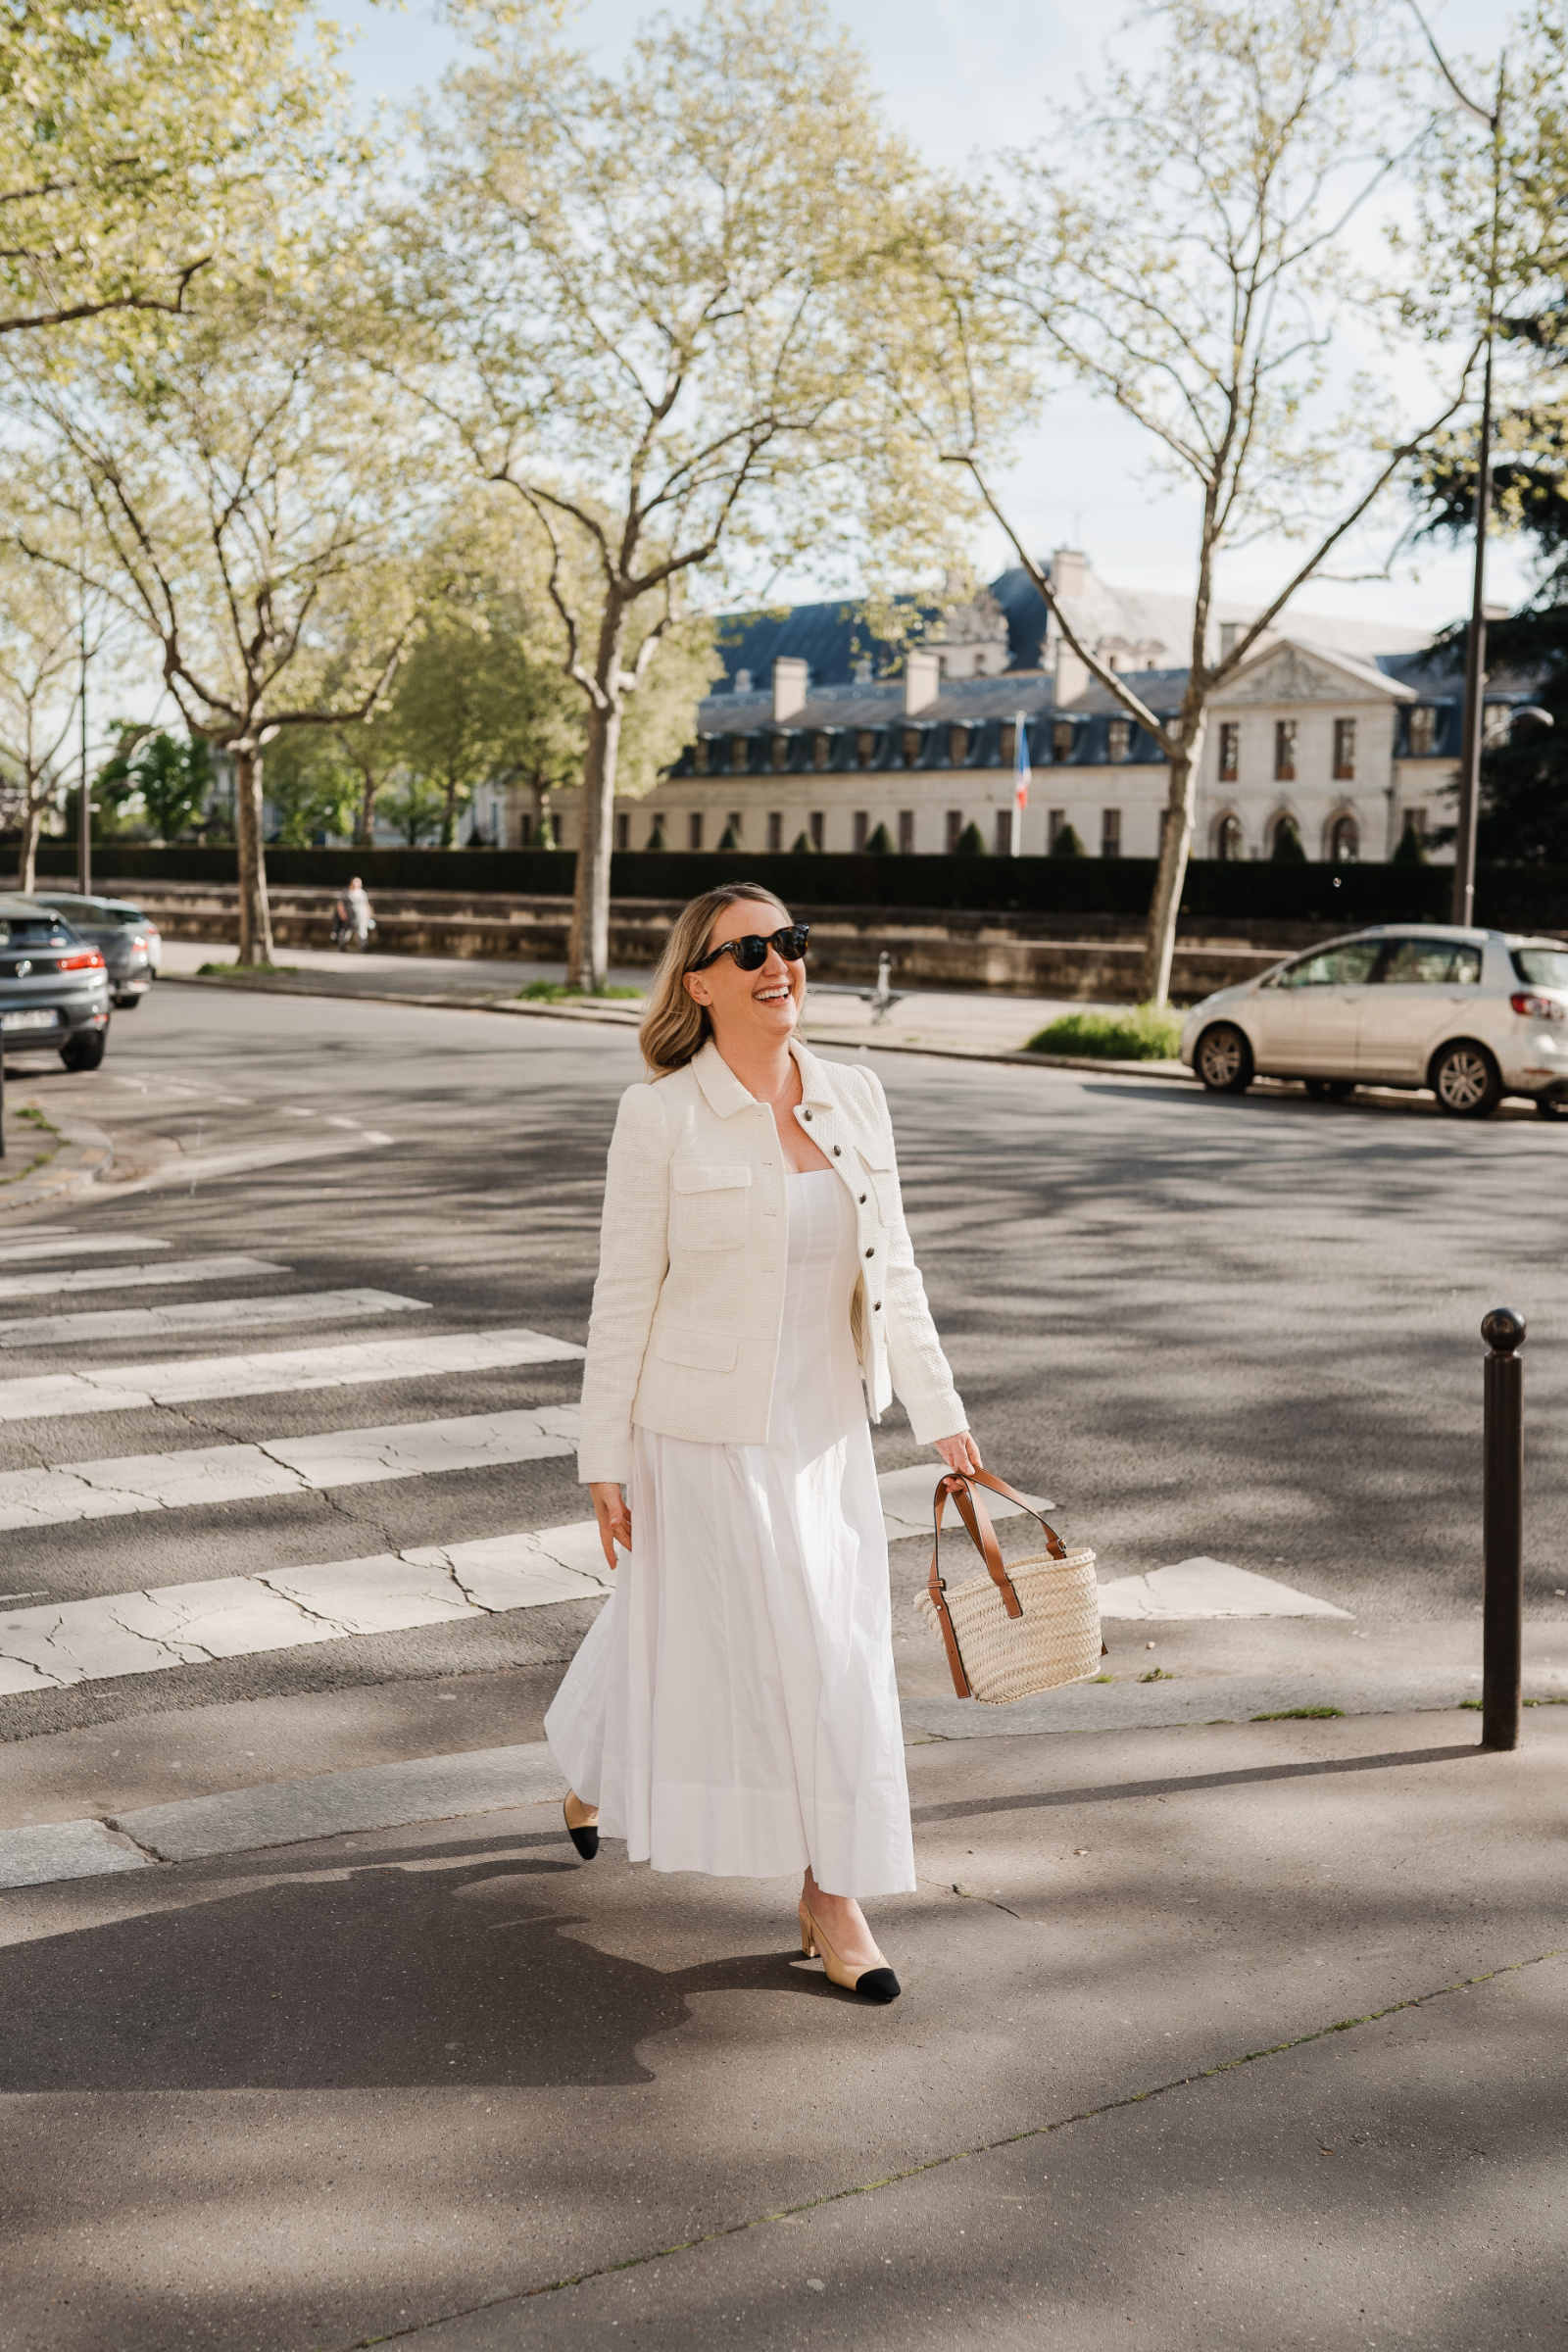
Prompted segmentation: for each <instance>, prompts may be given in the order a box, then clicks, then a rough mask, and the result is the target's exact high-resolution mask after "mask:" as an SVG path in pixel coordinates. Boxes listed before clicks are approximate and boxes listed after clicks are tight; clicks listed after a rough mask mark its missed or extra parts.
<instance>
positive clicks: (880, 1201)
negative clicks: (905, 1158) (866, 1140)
mask: <svg viewBox="0 0 1568 2352" xmlns="http://www.w3.org/2000/svg"><path fill="white" fill-rule="evenodd" d="M858 1159H859V1162H860V1174H861V1176H862V1178H863V1179H864V1189H865V1190H866V1191H867V1192H869V1194H870V1196H871V1199H872V1200H873V1201H875V1202H876V1207H877V1214H878V1215H879V1216H880V1218H881V1220H882V1222H883V1224H884V1225H891V1224H892V1223H893V1222H894V1220H895V1218H896V1217H897V1215H898V1210H899V1175H898V1170H897V1169H896V1168H895V1167H893V1166H891V1165H890V1164H889V1163H888V1162H886V1161H883V1162H882V1163H881V1164H880V1165H879V1164H878V1162H877V1161H876V1160H875V1159H874V1158H873V1157H872V1155H871V1153H870V1152H867V1151H865V1150H864V1148H863V1147H862V1148H860V1150H859V1151H858Z"/></svg>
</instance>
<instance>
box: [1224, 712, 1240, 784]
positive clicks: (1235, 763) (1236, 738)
mask: <svg viewBox="0 0 1568 2352" xmlns="http://www.w3.org/2000/svg"><path fill="white" fill-rule="evenodd" d="M1241 762H1242V728H1241V721H1240V720H1239V719H1234V718H1228V719H1226V720H1225V722H1224V724H1223V725H1222V726H1221V728H1220V731H1219V780H1220V782H1221V783H1222V784H1234V783H1235V781H1236V771H1237V769H1238V768H1239V767H1240V766H1241Z"/></svg>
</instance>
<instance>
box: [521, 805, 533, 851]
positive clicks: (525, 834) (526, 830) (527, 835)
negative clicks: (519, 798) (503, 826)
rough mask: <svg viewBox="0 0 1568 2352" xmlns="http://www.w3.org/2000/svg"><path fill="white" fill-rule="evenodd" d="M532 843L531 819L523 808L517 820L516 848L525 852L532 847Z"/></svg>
mask: <svg viewBox="0 0 1568 2352" xmlns="http://www.w3.org/2000/svg"><path fill="white" fill-rule="evenodd" d="M532 843H533V818H532V817H531V816H530V815H529V814H528V811H527V810H526V809H524V810H523V812H522V814H521V815H520V816H519V817H518V819H517V847H518V849H519V850H526V849H528V848H530V847H531V846H532Z"/></svg>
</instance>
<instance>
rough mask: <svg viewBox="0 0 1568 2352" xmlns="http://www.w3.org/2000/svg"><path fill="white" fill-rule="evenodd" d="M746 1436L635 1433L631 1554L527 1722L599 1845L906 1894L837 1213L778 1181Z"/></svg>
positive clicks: (869, 1471) (872, 1474)
mask: <svg viewBox="0 0 1568 2352" xmlns="http://www.w3.org/2000/svg"><path fill="white" fill-rule="evenodd" d="M786 1193H787V1196H788V1202H789V1263H788V1271H787V1276H786V1284H785V1305H784V1324H783V1332H782V1336H781V1340H780V1348H779V1363H778V1371H777V1374H776V1376H775V1381H774V1392H773V1407H772V1412H771V1415H770V1418H769V1423H768V1436H767V1443H766V1444H765V1445H763V1446H706V1445H700V1444H695V1443H693V1442H691V1441H689V1440H686V1439H680V1438H665V1437H660V1436H657V1435H655V1434H654V1433H653V1432H652V1431H650V1430H645V1429H638V1430H635V1431H634V1432H633V1454H632V1476H631V1485H630V1501H631V1524H632V1549H631V1552H630V1554H629V1555H622V1558H621V1564H620V1567H619V1569H618V1571H617V1574H616V1580H615V1590H614V1592H613V1595H612V1597H611V1599H610V1601H609V1603H608V1604H607V1606H606V1607H605V1608H604V1609H603V1610H602V1611H601V1612H600V1615H599V1617H598V1619H597V1620H596V1622H595V1624H594V1626H593V1628H592V1630H591V1631H590V1633H589V1634H588V1637H587V1639H586V1640H585V1641H584V1642H583V1644H582V1647H581V1648H580V1649H579V1651H578V1652H577V1655H576V1657H575V1658H574V1659H573V1660H572V1663H571V1666H570V1668H569V1669H568V1671H567V1674H566V1678H565V1680H564V1683H563V1684H562V1686H561V1689H560V1691H558V1693H557V1695H556V1699H555V1702H554V1704H553V1705H552V1707H551V1709H550V1712H549V1714H548V1715H547V1716H546V1717H545V1736H546V1738H547V1739H548V1740H549V1741H550V1745H551V1749H552V1751H553V1753H554V1754H555V1756H556V1759H557V1761H558V1762H559V1763H560V1765H561V1768H562V1770H563V1772H564V1774H565V1776H566V1778H567V1780H568V1781H569V1782H570V1784H571V1786H572V1788H573V1789H575V1790H576V1792H577V1794H578V1795H579V1796H580V1797H581V1798H582V1800H583V1802H584V1803H585V1804H596V1805H597V1806H598V1808H599V1828H600V1834H601V1835H602V1836H604V1837H608V1838H624V1839H625V1840H626V1848H627V1852H628V1855H629V1857H630V1859H631V1860H632V1861H634V1862H649V1863H651V1864H652V1866H653V1867H654V1869H655V1870H697V1871H705V1872H707V1873H709V1874H711V1875H712V1876H714V1877H720V1878H778V1877H783V1876H784V1875H785V1874H787V1873H798V1872H800V1871H802V1870H804V1868H805V1867H806V1865H807V1864H808V1863H809V1864H810V1866H811V1870H812V1872H813V1874H814V1876H815V1879H816V1882H817V1885H818V1886H819V1887H822V1889H823V1890H824V1892H826V1893H828V1894H848V1895H876V1894H897V1893H904V1892H907V1891H908V1890H910V1889H911V1888H912V1887H913V1886H914V1853H913V1846H912V1842H911V1838H910V1833H909V1799H908V1789H907V1783H906V1780H905V1771H904V1739H903V1731H902V1727H901V1723H900V1717H899V1698H898V1687H897V1684H896V1682H895V1679H894V1671H893V1644H892V1621H891V1606H890V1597H889V1589H888V1555H887V1539H886V1535H885V1533H884V1529H883V1524H882V1504H881V1497H880V1495H879V1494H878V1492H877V1484H876V1464H875V1461H874V1458H873V1456H872V1452H871V1434H870V1431H869V1429H868V1427H867V1425H866V1418H865V1400H864V1396H863V1394H862V1391H861V1388H860V1380H859V1367H858V1364H857V1362H856V1358H855V1348H854V1344H853V1342H852V1340H851V1337H850V1299H851V1297H852V1296H853V1293H854V1288H855V1283H856V1280H857V1277H858V1270H859V1269H858V1264H857V1261H856V1252H855V1219H854V1210H853V1207H852V1204H851V1201H850V1199H849V1196H848V1193H847V1192H846V1190H845V1187H844V1185H843V1183H842V1181H841V1179H840V1178H839V1177H838V1176H837V1175H836V1174H835V1173H834V1172H833V1171H831V1170H829V1169H822V1170H818V1171H816V1172H814V1173H812V1174H810V1175H806V1176H791V1177H789V1179H788V1180H787V1184H786Z"/></svg>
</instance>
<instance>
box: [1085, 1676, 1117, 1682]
mask: <svg viewBox="0 0 1568 2352" xmlns="http://www.w3.org/2000/svg"><path fill="white" fill-rule="evenodd" d="M1089 1680H1090V1681H1091V1682H1092V1683H1113V1682H1114V1681H1115V1680H1116V1677H1115V1676H1114V1675H1113V1674H1092V1675H1091V1676H1090V1677H1089Z"/></svg>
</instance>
